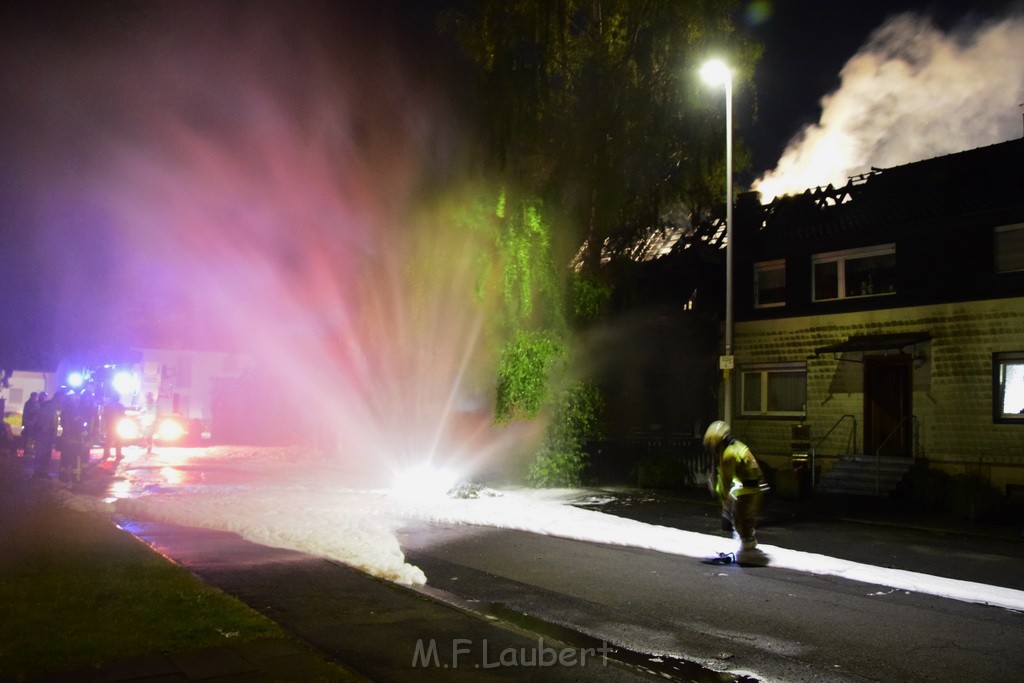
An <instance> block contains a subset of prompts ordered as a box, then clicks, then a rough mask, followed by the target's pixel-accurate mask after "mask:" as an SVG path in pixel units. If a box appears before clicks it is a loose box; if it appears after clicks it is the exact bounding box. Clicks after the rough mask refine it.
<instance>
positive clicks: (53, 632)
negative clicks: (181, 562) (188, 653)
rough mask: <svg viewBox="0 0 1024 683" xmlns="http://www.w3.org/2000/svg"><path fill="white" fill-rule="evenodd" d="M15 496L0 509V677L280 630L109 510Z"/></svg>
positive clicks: (80, 666) (267, 634) (32, 674)
mask: <svg viewBox="0 0 1024 683" xmlns="http://www.w3.org/2000/svg"><path fill="white" fill-rule="evenodd" d="M7 488H8V487H6V486H4V487H0V495H3V494H6V493H9V491H6V490H4V489H7ZM5 497H6V496H5ZM17 498H19V499H20V500H19V499H15V500H12V499H10V498H7V499H6V500H4V502H3V505H2V509H0V514H2V517H0V520H2V524H0V526H2V530H0V605H2V606H3V607H2V612H3V614H2V616H0V679H15V680H19V679H20V680H24V679H26V678H32V677H37V676H40V675H43V674H47V673H53V672H60V671H70V670H78V669H83V668H88V667H90V666H93V665H100V664H102V663H104V662H110V661H114V660H118V659H123V658H129V657H136V656H145V655H151V654H155V653H159V652H169V651H176V650H190V649H193V648H202V647H209V646H216V645H225V644H234V643H238V642H242V641H247V640H253V639H258V638H280V637H287V636H286V634H285V633H284V631H283V630H282V629H281V628H280V627H279V626H278V625H277V624H275V623H274V622H273V621H271V620H269V619H267V618H266V617H264V616H263V615H261V614H259V613H258V612H256V611H255V610H253V609H251V608H249V607H248V606H246V605H245V604H244V603H242V602H241V601H239V600H237V599H235V598H233V597H231V596H229V595H227V594H226V593H223V592H222V591H220V590H217V589H215V588H212V587H210V586H207V585H206V584H204V583H203V582H201V581H200V580H199V579H197V578H196V577H194V576H193V575H192V574H190V573H189V572H188V571H186V570H185V569H183V568H181V567H179V566H177V565H175V564H173V563H171V562H169V561H168V560H167V559H165V558H164V557H162V556H161V555H159V554H158V553H156V552H154V551H153V550H152V549H150V548H149V547H148V546H146V545H145V544H143V543H142V542H141V541H139V540H138V539H136V538H135V537H133V536H131V535H130V534H128V533H127V532H124V531H122V530H120V529H118V528H117V527H116V526H114V525H113V524H112V523H111V522H110V520H109V519H108V518H107V517H106V516H104V515H102V514H100V513H94V512H75V511H73V510H69V509H66V508H62V507H60V506H59V505H57V504H56V502H54V501H50V500H47V499H46V497H45V496H33V497H29V498H24V497H20V496H19V497H17Z"/></svg>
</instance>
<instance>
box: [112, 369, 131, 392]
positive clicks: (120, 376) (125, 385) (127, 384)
mask: <svg viewBox="0 0 1024 683" xmlns="http://www.w3.org/2000/svg"><path fill="white" fill-rule="evenodd" d="M111 384H112V385H113V387H114V391H116V392H117V393H119V394H121V395H122V396H124V395H125V394H127V393H129V392H131V390H132V386H133V385H134V379H133V377H132V376H131V373H128V372H119V373H117V374H116V375H114V379H113V381H112V382H111Z"/></svg>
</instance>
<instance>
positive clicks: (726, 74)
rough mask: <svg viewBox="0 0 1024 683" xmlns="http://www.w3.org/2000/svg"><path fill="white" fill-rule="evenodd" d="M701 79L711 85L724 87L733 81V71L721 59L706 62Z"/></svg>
mask: <svg viewBox="0 0 1024 683" xmlns="http://www.w3.org/2000/svg"><path fill="white" fill-rule="evenodd" d="M700 77H701V78H703V79H704V81H705V82H706V83H708V84H710V85H724V84H725V83H728V82H730V81H731V80H732V70H731V69H730V68H729V67H728V66H727V65H726V63H725V62H723V61H722V60H721V59H711V60H709V61H707V62H704V66H702V67H701V69H700Z"/></svg>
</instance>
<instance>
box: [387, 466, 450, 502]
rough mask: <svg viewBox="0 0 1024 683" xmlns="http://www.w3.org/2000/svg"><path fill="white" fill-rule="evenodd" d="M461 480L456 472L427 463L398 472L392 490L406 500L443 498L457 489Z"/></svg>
mask: <svg viewBox="0 0 1024 683" xmlns="http://www.w3.org/2000/svg"><path fill="white" fill-rule="evenodd" d="M459 479H460V475H459V473H458V472H456V471H455V470H452V469H448V468H445V467H436V466H434V465H432V464H430V463H428V462H425V463H420V464H419V465H414V466H412V467H409V468H407V469H405V470H402V471H400V472H398V473H397V474H396V475H395V479H394V483H393V484H392V486H391V490H392V492H393V493H395V494H396V495H399V496H402V497H404V498H442V497H444V496H446V495H448V492H449V491H451V490H452V489H453V488H455V485H456V484H458V483H459Z"/></svg>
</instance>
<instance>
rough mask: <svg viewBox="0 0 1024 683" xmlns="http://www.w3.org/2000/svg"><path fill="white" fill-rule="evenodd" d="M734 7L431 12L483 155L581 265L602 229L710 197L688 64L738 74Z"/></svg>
mask: <svg viewBox="0 0 1024 683" xmlns="http://www.w3.org/2000/svg"><path fill="white" fill-rule="evenodd" d="M737 5H738V3H737V2H735V0H685V1H682V0H644V1H641V2H637V1H636V0H511V1H508V0H479V1H476V2H473V3H470V9H468V10H467V11H466V12H464V13H456V12H449V13H447V14H446V15H445V16H444V18H443V20H442V25H443V27H444V28H445V29H446V30H447V31H449V32H450V33H451V34H453V35H454V36H455V37H456V39H457V40H458V42H459V44H460V45H461V46H462V47H463V49H464V51H465V52H466V54H467V55H468V56H469V58H470V60H471V62H472V64H473V66H474V67H475V75H476V85H477V94H478V97H479V105H480V111H481V120H482V122H483V127H484V133H485V136H486V139H487V143H488V150H489V152H490V155H491V158H492V160H493V161H494V162H495V164H496V166H497V167H498V168H499V169H500V171H501V172H502V173H503V174H504V176H505V177H506V178H507V179H508V182H509V187H511V188H521V189H522V191H523V192H525V193H527V194H530V195H534V196H537V197H540V198H542V199H543V200H544V202H545V206H546V207H547V210H548V212H549V220H552V221H554V222H556V223H557V225H558V228H559V229H558V232H559V234H560V236H561V237H562V238H563V245H564V246H565V248H575V247H577V246H578V245H580V244H581V243H584V242H585V243H586V244H587V245H589V249H588V251H587V254H586V257H585V258H584V263H585V265H586V266H588V267H590V268H591V269H593V268H594V267H596V265H597V264H598V258H599V253H598V250H597V245H598V244H600V243H601V241H602V240H603V239H604V237H606V236H608V235H610V234H612V233H615V232H618V231H623V230H626V231H628V230H637V229H643V228H646V227H649V226H651V225H654V224H655V223H656V222H657V219H658V216H659V211H660V210H661V209H662V207H664V206H667V205H675V204H677V203H679V202H682V203H683V204H684V205H686V206H687V207H689V208H690V209H691V210H694V211H696V212H700V211H701V210H704V209H707V208H708V207H710V206H712V205H713V204H715V203H718V202H721V201H722V199H723V197H722V189H723V188H724V185H725V183H724V163H723V158H722V157H723V149H722V144H721V139H722V136H721V134H720V133H721V129H722V128H721V126H722V123H721V122H720V120H721V118H722V116H721V114H722V112H721V111H720V110H721V107H719V106H717V103H715V102H714V100H713V99H712V98H710V97H709V96H708V92H707V90H706V87H705V86H703V85H702V84H699V83H698V82H697V79H696V72H697V68H698V66H699V64H700V63H701V62H702V61H703V60H704V59H706V58H707V57H708V56H710V55H711V54H713V53H719V54H721V53H722V52H727V53H728V55H729V59H730V62H731V63H732V64H733V66H734V68H735V69H736V71H737V73H738V74H739V75H740V80H741V79H742V75H743V74H746V73H750V72H751V70H752V68H753V64H754V62H755V61H756V59H757V58H758V57H759V55H760V49H759V47H758V46H756V45H753V44H751V43H749V42H747V41H746V40H744V39H743V38H742V37H741V36H739V35H737V34H736V33H735V31H734V29H733V25H732V22H731V17H732V15H733V13H734V12H735V11H736V8H737ZM712 105H714V106H712ZM744 158H745V156H744V154H743V153H742V150H740V152H739V153H738V154H737V164H736V165H737V168H740V167H742V164H743V161H744ZM510 200H511V198H510ZM511 201H514V200H511Z"/></svg>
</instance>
